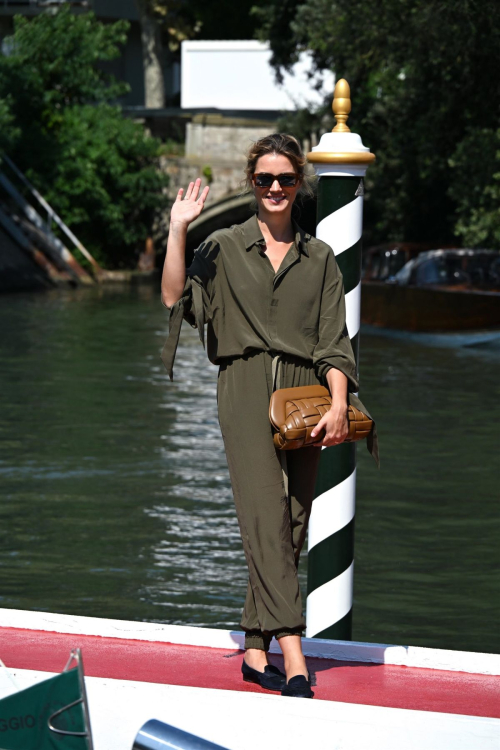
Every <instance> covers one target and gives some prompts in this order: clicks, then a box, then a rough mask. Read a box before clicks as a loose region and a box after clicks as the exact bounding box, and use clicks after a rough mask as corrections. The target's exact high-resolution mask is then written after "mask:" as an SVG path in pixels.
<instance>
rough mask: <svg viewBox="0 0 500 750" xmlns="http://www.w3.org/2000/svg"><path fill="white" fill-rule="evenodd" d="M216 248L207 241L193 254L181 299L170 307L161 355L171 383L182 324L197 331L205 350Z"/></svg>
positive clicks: (215, 265) (168, 308)
mask: <svg viewBox="0 0 500 750" xmlns="http://www.w3.org/2000/svg"><path fill="white" fill-rule="evenodd" d="M218 253H219V245H218V243H217V241H216V240H214V239H211V238H209V239H207V240H206V242H204V243H203V244H202V245H200V247H199V248H198V249H197V250H196V251H195V254H194V257H193V262H192V263H191V265H190V266H189V268H188V269H187V271H186V283H185V285H184V289H183V292H182V296H181V298H180V299H179V300H177V302H176V303H175V304H174V305H172V307H167V305H165V307H167V310H169V311H170V318H169V322H168V329H169V333H168V336H167V340H166V341H165V345H164V347H163V349H162V352H161V359H162V361H163V364H164V365H165V367H166V369H167V372H168V375H169V377H170V380H173V379H174V374H173V367H174V361H175V355H176V352H177V346H178V344H179V337H180V333H181V326H182V321H183V320H186V321H187V322H188V323H189V325H190V326H191V327H192V328H197V329H198V334H199V337H200V341H201V343H202V344H203V346H205V323H207V322H208V321H209V320H210V318H211V299H212V296H213V287H214V282H215V278H216V272H217V257H218Z"/></svg>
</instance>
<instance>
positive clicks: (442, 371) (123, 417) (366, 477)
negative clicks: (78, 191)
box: [0, 286, 500, 652]
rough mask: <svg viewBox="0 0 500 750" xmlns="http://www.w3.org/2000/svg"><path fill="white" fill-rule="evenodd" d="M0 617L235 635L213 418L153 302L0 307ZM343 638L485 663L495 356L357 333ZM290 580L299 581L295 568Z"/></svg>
mask: <svg viewBox="0 0 500 750" xmlns="http://www.w3.org/2000/svg"><path fill="white" fill-rule="evenodd" d="M0 320H1V329H0V351H1V388H0V482H1V504H0V543H1V544H0V606H3V607H12V608H20V609H39V610H45V611H57V612H65V613H71V614H84V615H90V616H102V617H111V618H120V619H132V620H149V621H162V622H169V623H177V624H188V623H190V624H195V625H201V626H211V627H228V628H232V627H237V626H238V621H239V613H240V607H241V604H242V601H243V598H244V593H245V589H246V567H245V562H244V557H243V552H242V549H241V543H240V540H239V534H238V528H237V524H236V519H235V516H234V511H233V506H232V499H231V489H230V484H229V478H228V474H227V466H226V462H225V456H224V452H223V447H222V440H221V437H220V433H219V428H218V423H217V414H216V377H217V369H216V368H215V367H213V366H212V365H209V364H207V363H206V359H205V354H204V352H203V350H202V348H201V346H200V344H199V342H198V341H197V338H196V335H195V333H194V332H193V331H192V330H191V329H190V328H189V327H188V326H185V328H184V330H183V340H182V344H181V346H180V347H179V350H178V358H177V367H176V380H175V382H174V383H173V384H172V383H170V382H169V381H168V378H167V376H166V373H165V371H164V369H163V365H162V364H161V361H160V359H159V351H160V349H161V345H162V342H163V338H164V335H165V331H166V325H167V321H166V314H165V311H164V310H163V308H162V307H161V305H160V303H159V297H158V293H157V290H156V288H153V287H150V286H138V287H119V286H116V287H107V288H105V289H97V290H95V289H90V290H77V291H68V292H50V293H45V294H21V295H13V296H11V295H9V296H4V297H2V298H0ZM361 352H362V361H361V374H362V393H363V397H364V400H366V403H367V404H368V405H369V406H370V407H371V410H372V411H373V412H374V414H375V415H376V417H377V420H378V424H379V431H380V434H381V445H382V468H381V470H380V471H377V469H376V467H375V464H374V463H373V461H372V459H370V457H369V456H368V454H367V453H366V451H365V450H364V449H363V450H360V451H359V452H358V454H359V468H358V502H357V515H356V563H355V610H354V612H355V614H354V633H353V636H354V638H355V639H356V640H363V641H375V642H389V643H411V644H415V645H426V646H435V647H443V648H453V649H467V650H476V651H492V652H500V633H499V629H498V626H497V622H498V619H499V615H500V612H499V610H500V596H499V593H500V592H499V585H498V568H499V553H498V539H499V534H498V531H499V529H498V527H499V521H498V499H499V491H498V430H497V425H498V424H499V423H500V406H499V398H498V396H499V386H498V365H499V363H500V352H498V351H486V350H474V349H472V350H471V349H464V348H455V349H441V348H437V347H431V346H424V345H422V344H420V343H418V344H416V343H414V342H407V341H401V340H396V339H388V338H385V337H383V336H379V335H366V334H365V335H364V336H363V337H362V344H361ZM301 579H302V581H305V559H304V566H303V570H302V571H301Z"/></svg>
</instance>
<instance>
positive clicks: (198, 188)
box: [191, 177, 201, 201]
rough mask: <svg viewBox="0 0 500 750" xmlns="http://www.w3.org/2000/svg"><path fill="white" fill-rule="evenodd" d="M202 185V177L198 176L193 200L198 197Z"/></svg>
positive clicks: (192, 196) (192, 195) (192, 194)
mask: <svg viewBox="0 0 500 750" xmlns="http://www.w3.org/2000/svg"><path fill="white" fill-rule="evenodd" d="M200 185H201V178H200V177H197V178H196V182H195V183H194V187H193V192H192V193H191V200H193V201H195V200H197V198H198V193H199V192H200Z"/></svg>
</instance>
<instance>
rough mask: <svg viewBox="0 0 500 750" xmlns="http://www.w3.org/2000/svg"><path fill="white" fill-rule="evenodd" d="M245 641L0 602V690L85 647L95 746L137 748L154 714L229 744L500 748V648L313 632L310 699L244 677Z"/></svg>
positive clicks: (236, 747)
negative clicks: (323, 636)
mask: <svg viewBox="0 0 500 750" xmlns="http://www.w3.org/2000/svg"><path fill="white" fill-rule="evenodd" d="M243 640H244V635H243V633H239V632H234V631H224V630H213V629H208V628H194V627H185V626H175V625H163V624H155V623H135V622H125V621H119V620H104V619H99V618H90V617H73V616H69V615H58V614H48V613H42V612H24V611H19V610H6V609H0V659H1V660H2V661H3V662H4V664H5V665H6V667H7V670H4V669H1V668H0V697H2V696H3V695H8V694H9V693H12V692H13V691H15V689H16V688H17V689H22V688H25V687H29V686H30V685H33V684H35V683H36V682H39V681H41V680H44V679H46V678H47V677H49V676H51V675H53V674H56V673H59V672H61V671H62V670H63V668H64V666H65V664H66V662H67V659H68V656H69V652H70V651H71V650H72V649H73V648H77V647H78V648H80V649H81V650H82V656H83V665H84V670H85V683H86V687H87V692H88V700H89V707H90V718H91V724H92V729H93V735H94V748H95V750H130V748H131V747H132V744H133V739H134V737H135V736H136V734H137V732H138V730H139V728H140V727H141V726H142V725H143V724H144V723H145V722H146V721H148V720H150V719H152V718H155V719H159V720H160V721H163V722H166V723H168V724H172V725H173V726H176V727H179V728H180V729H184V730H185V731H187V732H191V733H192V734H195V735H197V736H199V737H204V738H206V739H208V740H211V741H212V742H215V743H218V744H220V745H221V746H222V747H224V748H228V749H229V750H255V748H256V747H260V748H263V750H266V748H267V747H273V748H275V750H289V748H290V747H292V746H296V745H297V746H308V747H309V746H312V747H315V748H318V750H323V749H324V750H367V748H370V750H499V747H500V655H496V654H479V653H477V654H475V653H465V652H453V651H445V650H439V649H426V648H419V647H412V646H391V645H383V644H366V643H351V642H343V641H327V640H319V639H307V638H306V639H304V641H303V648H304V653H305V654H306V657H307V662H308V666H309V669H310V672H311V676H312V679H313V690H314V700H297V699H294V698H283V697H282V696H281V695H279V693H271V692H269V691H266V690H263V689H262V688H260V687H259V686H257V685H253V684H251V683H246V682H243V680H242V677H241V673H240V665H241V660H242V655H243V652H242V646H243ZM271 649H272V651H273V649H274V653H271V655H270V660H271V661H272V662H273V663H274V664H276V665H277V666H282V661H281V656H280V654H279V653H277V652H278V650H279V647H278V646H277V644H274V643H273V644H272V647H271ZM12 679H13V680H14V681H15V683H16V686H15V687H14V686H13V684H12Z"/></svg>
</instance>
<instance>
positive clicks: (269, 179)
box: [255, 174, 274, 187]
mask: <svg viewBox="0 0 500 750" xmlns="http://www.w3.org/2000/svg"><path fill="white" fill-rule="evenodd" d="M273 180H274V176H273V175H272V174H256V175H255V184H256V185H257V187H271V185H272V184H273Z"/></svg>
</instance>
